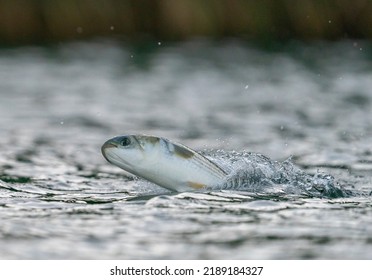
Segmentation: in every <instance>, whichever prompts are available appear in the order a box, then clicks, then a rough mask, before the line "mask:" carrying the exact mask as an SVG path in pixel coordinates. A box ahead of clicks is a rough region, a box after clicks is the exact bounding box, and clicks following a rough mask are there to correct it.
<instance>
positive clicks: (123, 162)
mask: <svg viewBox="0 0 372 280" xmlns="http://www.w3.org/2000/svg"><path fill="white" fill-rule="evenodd" d="M159 140H160V139H159V138H158V137H155V136H147V135H124V136H117V137H114V138H112V139H109V140H107V141H106V142H105V143H104V144H103V145H102V148H101V151H102V155H103V156H104V158H105V159H106V160H107V161H108V162H110V163H112V164H114V165H116V166H119V167H120V168H122V169H124V170H126V171H128V172H131V173H133V174H136V173H137V170H138V168H139V167H141V166H143V165H145V164H148V162H149V160H150V159H151V157H152V155H153V154H154V153H155V152H156V151H157V150H158V149H156V148H157V147H156V146H158V145H159Z"/></svg>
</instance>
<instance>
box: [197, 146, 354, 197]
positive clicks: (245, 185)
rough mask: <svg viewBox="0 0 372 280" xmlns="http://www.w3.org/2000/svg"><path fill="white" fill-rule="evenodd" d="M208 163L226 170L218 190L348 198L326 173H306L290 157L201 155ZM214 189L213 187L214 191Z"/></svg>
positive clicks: (247, 153) (231, 154) (224, 152)
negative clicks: (279, 159) (275, 159)
mask: <svg viewBox="0 0 372 280" xmlns="http://www.w3.org/2000/svg"><path fill="white" fill-rule="evenodd" d="M204 155H205V156H207V157H208V158H209V159H210V160H212V161H214V162H215V163H216V164H218V165H220V166H222V167H223V168H224V169H226V170H228V172H229V175H228V176H227V177H226V179H225V181H224V183H223V184H222V185H221V186H219V187H218V188H219V189H221V190H237V191H245V192H250V193H256V194H267V195H275V196H289V195H295V196H303V197H318V198H339V197H348V196H350V195H352V192H351V191H350V190H346V189H345V188H344V187H343V186H342V185H340V184H339V183H338V182H336V180H335V178H334V177H333V176H331V175H329V174H325V173H321V172H316V173H315V174H308V173H306V172H305V171H303V170H302V169H300V168H299V167H297V166H296V165H295V164H293V162H292V160H291V158H289V159H287V160H285V161H283V162H279V161H273V160H270V159H269V158H268V157H266V156H264V155H261V154H255V153H250V152H234V151H233V152H226V151H223V150H218V151H214V152H204ZM214 189H215V188H214Z"/></svg>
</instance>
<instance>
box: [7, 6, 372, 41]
mask: <svg viewBox="0 0 372 280" xmlns="http://www.w3.org/2000/svg"><path fill="white" fill-rule="evenodd" d="M97 36H99V37H102V36H103V37H123V38H126V39H134V40H138V39H143V38H152V39H154V38H156V39H162V40H183V39H189V38H193V37H199V36H203V37H209V38H223V37H242V38H248V39H292V38H295V39H304V40H307V39H330V40H336V39H343V38H360V39H362V38H371V37H372V1H370V0H354V1H347V0H328V1H327V0H301V1H293V0H256V1H253V0H204V1H203V0H0V44H28V43H45V42H56V41H65V40H74V39H83V38H91V37H97Z"/></svg>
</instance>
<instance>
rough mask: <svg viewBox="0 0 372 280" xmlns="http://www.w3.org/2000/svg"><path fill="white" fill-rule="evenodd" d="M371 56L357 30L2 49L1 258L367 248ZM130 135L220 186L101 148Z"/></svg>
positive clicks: (302, 254)
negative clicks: (195, 184)
mask: <svg viewBox="0 0 372 280" xmlns="http://www.w3.org/2000/svg"><path fill="white" fill-rule="evenodd" d="M371 58H372V48H371V45H370V43H368V42H351V41H345V42H343V43H314V44H312V45H305V44H298V43H290V44H287V45H284V46H276V47H275V48H271V49H267V48H266V49H265V48H262V47H258V46H254V45H251V44H247V43H243V42H236V41H226V42H218V43H216V42H214V43H212V42H207V41H194V42H187V43H179V44H167V43H162V44H161V45H160V46H159V45H158V44H157V43H156V42H154V43H153V44H152V43H148V44H146V45H139V46H134V45H128V44H124V43H119V42H111V41H108V42H106V41H95V42H86V43H70V44H62V45H60V46H50V47H22V48H16V49H2V50H0V129H1V136H2V137H1V138H0V149H1V157H0V219H1V223H0V258H1V259H142V258H144V259H152V258H153V259H164V258H170V259H204V258H207V259H224V258H228V259H371V258H372V237H371V236H372V207H371V206H372V198H371V196H370V193H371V191H372V176H371V174H372V150H371V139H372V138H371V137H372V113H371V112H372V110H371V109H372V108H371V107H372V93H371V90H370V89H371V88H372V64H371ZM128 133H146V134H154V135H158V136H163V137H167V138H169V139H172V140H176V141H178V142H181V143H184V144H186V145H188V146H190V147H192V148H193V149H196V150H199V151H201V152H202V153H204V154H205V155H206V156H208V157H210V158H211V159H213V160H214V161H216V162H219V163H220V164H224V165H225V166H229V167H230V168H231V174H230V177H229V178H228V180H229V182H230V185H229V184H226V186H225V188H224V189H222V190H216V189H214V190H208V191H205V192H202V193H179V194H172V193H170V192H168V191H167V190H164V189H162V188H160V187H157V186H155V185H153V184H151V183H149V182H145V181H143V180H141V179H138V178H133V177H132V176H130V175H129V174H125V173H124V172H123V171H122V170H120V169H119V168H117V167H115V166H112V165H109V164H108V163H107V162H106V161H105V160H104V158H103V157H102V155H101V152H100V146H101V145H102V143H103V142H105V141H106V140H107V139H109V138H111V137H113V136H115V135H122V134H128ZM257 154H263V155H265V156H267V157H268V158H270V159H268V158H266V157H261V156H258V155H257ZM267 165H268V166H269V169H265V168H267ZM263 166H266V167H263ZM270 166H271V167H270ZM262 170H266V171H267V170H269V171H270V170H274V171H275V172H274V171H270V172H271V173H270V172H269V171H267V172H268V173H265V172H263V171H262ZM278 174H279V175H278ZM251 175H252V176H251ZM229 186H230V187H229ZM231 186H234V187H231ZM236 186H238V187H236ZM339 189H340V190H342V191H341V192H338V191H337V190H339ZM333 190H336V192H334V191H333Z"/></svg>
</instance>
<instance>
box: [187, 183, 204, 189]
mask: <svg viewBox="0 0 372 280" xmlns="http://www.w3.org/2000/svg"><path fill="white" fill-rule="evenodd" d="M187 185H188V186H189V187H191V188H193V189H202V188H204V187H205V185H204V184H200V183H196V182H190V181H188V182H187Z"/></svg>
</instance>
